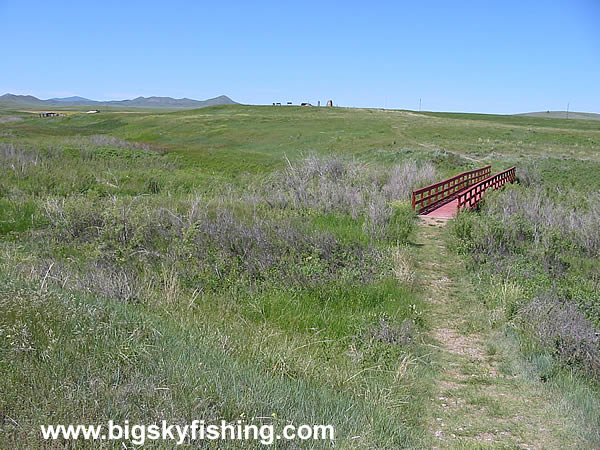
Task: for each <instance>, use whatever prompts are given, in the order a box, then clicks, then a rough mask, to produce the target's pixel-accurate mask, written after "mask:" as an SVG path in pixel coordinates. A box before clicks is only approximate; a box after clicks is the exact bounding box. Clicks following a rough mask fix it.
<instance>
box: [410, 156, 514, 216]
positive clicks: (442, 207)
mask: <svg viewBox="0 0 600 450" xmlns="http://www.w3.org/2000/svg"><path fill="white" fill-rule="evenodd" d="M491 169H492V168H491V166H485V167H482V168H480V169H475V170H469V171H468V172H463V173H461V174H458V175H456V176H454V177H452V178H448V179H447V180H444V181H440V182H439V183H434V184H432V185H429V186H425V187H424V188H421V189H417V190H416V191H413V197H412V205H413V209H414V210H415V211H417V213H418V214H420V215H422V216H428V217H433V218H439V219H449V218H452V217H454V216H455V215H456V214H457V213H458V211H460V210H461V209H465V208H473V207H475V206H477V204H478V203H479V201H480V200H481V198H482V197H483V194H484V192H485V191H486V190H487V189H489V188H491V189H498V188H499V187H501V186H503V185H504V184H505V183H507V182H510V183H512V182H514V181H515V172H516V168H515V167H511V168H510V169H507V170H504V171H502V172H499V173H497V174H495V175H491Z"/></svg>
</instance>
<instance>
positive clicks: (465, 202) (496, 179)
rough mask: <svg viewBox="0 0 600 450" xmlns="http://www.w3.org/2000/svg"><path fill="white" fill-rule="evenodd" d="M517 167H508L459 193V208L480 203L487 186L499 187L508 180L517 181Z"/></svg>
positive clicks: (470, 206)
mask: <svg viewBox="0 0 600 450" xmlns="http://www.w3.org/2000/svg"><path fill="white" fill-rule="evenodd" d="M515 177H516V167H515V166H513V167H511V168H510V169H506V170H504V171H502V172H499V173H497V174H496V175H493V176H491V177H489V178H486V179H485V180H483V181H480V182H479V183H477V184H474V185H473V186H471V187H469V188H468V189H465V190H464V191H463V192H461V193H460V194H458V209H462V208H465V207H466V208H473V207H474V206H476V205H477V203H479V200H481V197H483V193H484V192H485V191H486V189H487V188H489V187H491V188H492V189H498V188H499V187H502V186H503V185H504V184H505V183H506V182H510V183H512V182H513V181H515Z"/></svg>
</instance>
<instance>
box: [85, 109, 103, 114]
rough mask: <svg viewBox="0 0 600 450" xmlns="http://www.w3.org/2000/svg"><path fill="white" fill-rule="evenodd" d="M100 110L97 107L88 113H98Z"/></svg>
mask: <svg viewBox="0 0 600 450" xmlns="http://www.w3.org/2000/svg"><path fill="white" fill-rule="evenodd" d="M98 112H100V111H98V110H97V109H92V110H90V111H88V112H86V114H96V113H98Z"/></svg>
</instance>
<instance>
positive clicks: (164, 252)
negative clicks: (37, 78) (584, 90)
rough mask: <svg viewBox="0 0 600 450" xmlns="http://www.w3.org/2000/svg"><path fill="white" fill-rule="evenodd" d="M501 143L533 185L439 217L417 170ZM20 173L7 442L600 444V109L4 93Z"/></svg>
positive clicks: (10, 235) (1, 221)
mask: <svg viewBox="0 0 600 450" xmlns="http://www.w3.org/2000/svg"><path fill="white" fill-rule="evenodd" d="M15 118H17V119H22V120H15ZM3 119H4V120H3ZM486 164H491V165H492V170H494V171H499V170H502V169H505V168H507V167H509V166H512V165H517V166H518V168H519V181H520V182H519V184H518V185H515V186H511V187H510V188H508V189H504V190H503V191H502V192H496V193H492V194H490V195H489V199H488V201H486V204H485V205H484V206H483V207H482V208H481V210H480V211H477V212H472V213H466V214H462V215H461V216H460V217H459V218H458V219H457V220H455V221H453V222H452V223H450V224H449V225H447V226H445V227H443V228H442V227H432V228H429V227H427V226H424V225H421V224H420V223H419V222H418V220H417V218H416V217H415V216H414V214H413V213H412V211H411V208H410V205H409V203H408V201H409V198H410V193H411V192H412V190H413V189H414V188H416V187H420V186H423V185H427V184H429V183H431V182H433V181H436V180H438V179H442V178H444V177H447V176H449V175H452V174H455V173H457V172H461V171H464V170H468V169H471V168H476V167H480V166H482V165H486ZM0 173H1V176H0V280H1V281H0V393H1V394H2V395H1V396H0V446H2V447H7V448H8V447H10V448H32V447H33V448H35V447H41V446H44V445H47V444H48V443H45V442H43V441H42V440H41V436H40V431H39V425H40V424H50V423H86V424H89V423H91V424H96V423H98V424H102V423H107V422H108V420H110V419H112V420H114V421H115V422H123V421H124V420H129V421H130V423H154V422H159V421H160V420H163V419H165V420H167V421H169V422H170V423H173V424H185V423H189V422H191V421H192V420H194V419H203V420H205V421H206V422H207V423H211V422H217V421H218V420H221V419H225V420H227V421H230V422H232V423H234V422H235V421H237V420H241V421H243V422H248V423H268V424H271V423H273V424H275V425H276V426H277V427H283V426H284V425H286V424H288V423H293V424H303V423H307V424H332V425H334V426H335V430H336V439H335V447H339V448H427V447H431V446H434V445H438V446H450V447H453V446H454V447H456V446H459V447H460V446H466V447H472V446H474V445H477V446H505V447H518V446H528V447H539V448H546V447H557V446H558V447H564V446H581V447H588V448H589V447H597V446H599V445H600V436H599V435H598V431H597V430H598V429H600V423H598V417H600V388H599V385H598V381H597V380H598V376H599V373H600V365H599V361H600V359H599V356H598V352H599V347H598V345H599V344H598V338H597V334H595V333H597V332H598V329H599V327H600V309H599V308H598V305H599V304H600V298H599V297H598V282H599V280H598V273H600V270H599V269H600V267H599V265H598V250H599V248H600V236H599V234H598V233H599V230H600V224H599V217H600V213H599V211H600V209H599V207H600V197H599V194H598V193H599V192H600V177H598V174H600V125H599V124H598V122H597V121H586V120H562V119H544V118H536V117H523V116H520V117H517V116H490V115H476V114H445V113H415V112H410V111H388V110H386V111H383V110H362V109H344V108H301V107H270V106H242V105H235V106H218V107H210V108H204V109H201V110H191V111H190V110H187V111H178V112H164V111H161V112H157V111H141V112H139V111H138V113H136V114H131V113H127V112H119V111H106V112H105V111H103V112H101V113H99V114H93V115H86V114H70V115H67V116H65V117H57V118H44V119H42V118H39V117H37V116H34V115H32V114H29V113H24V112H19V111H9V110H1V111H0ZM438 246H439V247H438ZM457 267H458V269H457ZM440 280H441V281H440ZM550 324H552V325H553V326H549V325H550ZM459 344H460V345H459ZM467 347H468V348H469V349H472V350H473V352H472V354H471V353H469V352H466V353H465V352H462V350H460V349H462V348H467ZM453 348H454V349H455V350H456V349H457V348H458V349H459V350H460V351H458V350H456V351H454V352H453V351H452V349H453ZM469 355H470V356H469ZM483 372H485V373H483ZM471 376H472V377H471ZM456 386H458V387H456ZM510 393H512V394H513V395H512V396H509V394H510ZM515 393H518V394H519V395H515ZM450 396H451V397H453V398H454V401H455V403H456V404H457V405H459V406H460V407H458V406H457V407H456V408H451V409H447V407H446V406H443V405H447V402H445V400H444V401H443V402H442V403H441V404H440V401H439V400H438V399H441V398H444V399H446V398H448V397H450ZM532 405H537V406H536V407H535V408H534V407H532ZM444 408H446V409H444ZM561 417H568V420H562V421H561ZM519 418H520V419H519ZM438 419H439V420H438ZM440 424H443V426H442V425H440ZM544 424H546V425H544ZM548 424H550V425H548ZM544 426H546V427H548V428H550V429H549V430H545V431H543V432H540V433H538V434H536V433H535V430H538V429H540V427H544ZM440 427H442V428H440ZM444 427H447V428H444ZM448 427H452V430H453V431H449V429H448ZM506 430H509V431H506ZM79 443H81V442H79ZM55 444H56V446H57V447H59V446H62V445H64V442H56V443H55ZM171 444H172V443H171ZM189 444H190V446H198V445H203V444H199V443H189ZM215 444H217V445H215V447H220V448H222V447H223V443H219V442H217V443H215ZM88 445H89V446H90V447H91V446H92V445H91V443H88ZM162 445H163V446H164V448H170V447H171V446H172V445H170V444H169V443H168V442H167V443H163V444H162ZM332 445H333V444H332V443H329V442H326V443H319V442H317V443H315V442H312V441H309V442H301V441H296V442H294V443H293V444H292V443H290V442H285V441H277V442H275V444H274V447H276V448H297V446H300V447H306V448H315V446H316V447H331V446H332Z"/></svg>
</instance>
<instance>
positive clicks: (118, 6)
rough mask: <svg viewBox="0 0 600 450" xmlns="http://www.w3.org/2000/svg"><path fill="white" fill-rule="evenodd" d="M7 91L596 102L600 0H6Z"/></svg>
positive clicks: (500, 109)
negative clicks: (138, 0)
mask: <svg viewBox="0 0 600 450" xmlns="http://www.w3.org/2000/svg"><path fill="white" fill-rule="evenodd" d="M0 23H2V34H3V45H2V53H3V54H2V61H3V63H2V66H1V67H0V94H1V93H4V92H11V93H17V94H32V95H35V96H38V97H40V98H50V97H58V96H70V95H81V96H83V97H88V98H93V99H99V100H106V99H123V98H132V97H136V96H139V95H143V96H150V95H161V96H172V97H190V98H196V99H205V98H208V97H214V96H217V95H220V94H226V95H229V96H230V97H232V98H233V99H234V100H236V101H239V102H242V103H252V104H264V103H266V104H270V103H271V102H274V101H281V102H285V101H293V102H294V103H298V102H301V101H310V102H312V103H315V104H316V102H317V101H318V100H321V102H322V103H324V102H325V101H326V100H327V99H329V98H331V99H333V100H334V102H335V103H336V104H339V105H341V106H356V107H388V108H406V109H418V108H419V98H421V99H422V108H423V109H424V110H434V111H466V112H488V113H516V112H524V111H534V110H547V109H551V110H564V109H565V108H566V106H567V103H568V102H569V103H570V109H571V110H576V111H589V112H600V0H570V1H552V0H546V1H536V0H532V1H527V0H521V1H512V0H504V1H485V0H480V1H459V0H456V1H427V0H422V1H403V0H396V1H390V2H377V1H371V2H356V1H351V0H349V1H343V2H342V1H340V2H326V1H323V2H312V1H294V2H287V1H278V2H261V1H244V2H226V1H222V2H218V1H211V2H204V1H189V2H185V1H177V0H172V1H168V2H157V1H152V0H147V1H144V2H137V1H125V0H122V1H119V2H113V1H98V2H87V1H84V2H81V1H77V2H67V1H58V0H57V1H36V0H31V1H7V0H0Z"/></svg>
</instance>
